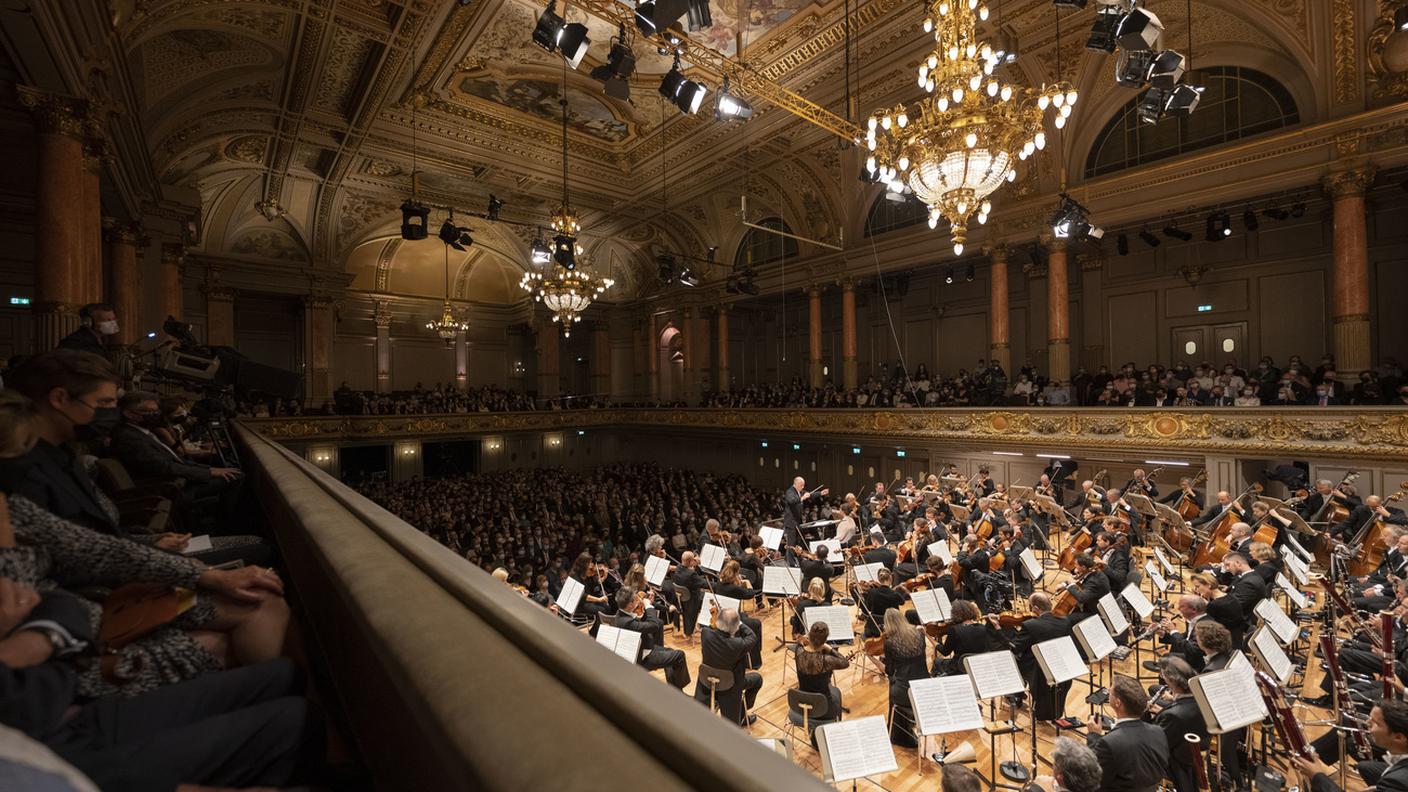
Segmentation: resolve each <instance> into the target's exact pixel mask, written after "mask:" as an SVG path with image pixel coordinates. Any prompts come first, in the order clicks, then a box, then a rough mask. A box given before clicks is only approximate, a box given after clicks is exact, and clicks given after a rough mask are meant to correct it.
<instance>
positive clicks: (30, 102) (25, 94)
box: [15, 85, 88, 139]
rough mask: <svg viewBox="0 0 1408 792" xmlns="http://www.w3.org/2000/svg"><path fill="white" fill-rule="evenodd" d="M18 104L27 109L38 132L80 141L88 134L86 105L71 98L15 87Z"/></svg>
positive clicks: (25, 86) (25, 87)
mask: <svg viewBox="0 0 1408 792" xmlns="http://www.w3.org/2000/svg"><path fill="white" fill-rule="evenodd" d="M15 89H16V93H17V94H18V96H19V100H20V104H22V105H24V106H25V107H27V108H29V112H30V114H31V115H33V116H34V123H35V125H36V126H38V127H39V131H40V132H56V133H58V134H60V135H67V136H69V137H72V138H77V139H82V138H83V137H84V136H85V135H86V134H87V133H88V103H87V102H85V101H83V100H82V99H75V98H73V97H71V96H60V95H58V94H51V93H48V92H46V91H41V90H39V89H37V88H31V87H30V86H27V85H17V86H15Z"/></svg>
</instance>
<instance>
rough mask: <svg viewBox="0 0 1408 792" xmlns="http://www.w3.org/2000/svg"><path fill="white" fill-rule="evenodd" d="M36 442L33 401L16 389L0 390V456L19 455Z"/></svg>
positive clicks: (37, 440)
mask: <svg viewBox="0 0 1408 792" xmlns="http://www.w3.org/2000/svg"><path fill="white" fill-rule="evenodd" d="M37 442H39V430H38V429H37V428H36V427H35V422H34V402H32V401H30V400H29V397H27V396H25V395H24V394H22V393H20V392H19V391H17V390H11V389H9V388H6V389H4V390H0V458H6V459H8V458H12V457H17V456H20V455H22V454H24V453H26V452H28V451H29V449H31V448H33V447H34V444H35V443H37Z"/></svg>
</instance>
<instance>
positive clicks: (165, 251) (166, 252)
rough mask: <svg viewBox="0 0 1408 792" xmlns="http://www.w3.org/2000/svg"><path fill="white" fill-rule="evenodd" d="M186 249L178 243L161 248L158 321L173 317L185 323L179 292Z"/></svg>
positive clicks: (181, 296) (182, 298)
mask: <svg viewBox="0 0 1408 792" xmlns="http://www.w3.org/2000/svg"><path fill="white" fill-rule="evenodd" d="M185 255H186V249H185V247H183V246H182V245H180V244H179V243H177V244H172V243H169V242H168V243H166V244H164V245H162V246H161V283H160V295H161V297H160V299H161V302H160V303H159V305H160V308H161V316H160V317H159V321H163V322H164V321H166V317H168V316H174V317H176V318H177V319H180V320H181V321H185V317H184V316H182V313H183V312H184V311H185V303H184V296H183V294H182V292H181V288H182V287H181V276H182V274H183V270H185V266H184V263H183V259H184V258H185Z"/></svg>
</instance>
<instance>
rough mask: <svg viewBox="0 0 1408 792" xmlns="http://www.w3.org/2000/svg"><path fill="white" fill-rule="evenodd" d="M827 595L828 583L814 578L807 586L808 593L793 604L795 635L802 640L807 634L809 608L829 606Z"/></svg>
mask: <svg viewBox="0 0 1408 792" xmlns="http://www.w3.org/2000/svg"><path fill="white" fill-rule="evenodd" d="M826 594H827V590H826V583H825V582H824V581H822V580H821V579H820V578H812V581H811V583H809V584H808V585H807V593H806V594H805V595H803V596H801V597H798V598H797V601H796V602H794V603H792V605H793V608H794V609H795V610H794V612H793V614H792V634H793V635H795V636H797V637H799V638H800V637H801V636H802V635H804V634H805V633H806V632H807V626H806V625H807V622H806V612H807V608H810V607H812V606H813V605H825V604H827V602H826Z"/></svg>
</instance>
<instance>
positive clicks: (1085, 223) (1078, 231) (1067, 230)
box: [1051, 193, 1105, 240]
mask: <svg viewBox="0 0 1408 792" xmlns="http://www.w3.org/2000/svg"><path fill="white" fill-rule="evenodd" d="M1051 232H1052V233H1053V234H1055V235H1056V236H1057V237H1059V238H1061V239H1076V240H1080V239H1100V238H1101V237H1103V236H1105V230H1104V229H1102V228H1097V227H1096V226H1093V225H1091V223H1090V212H1089V210H1087V209H1086V208H1085V207H1084V206H1082V205H1081V204H1080V202H1078V201H1077V200H1076V199H1074V198H1072V197H1071V196H1069V195H1067V194H1066V193H1061V203H1060V205H1059V206H1057V207H1056V211H1055V212H1053V213H1052V215H1051Z"/></svg>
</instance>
